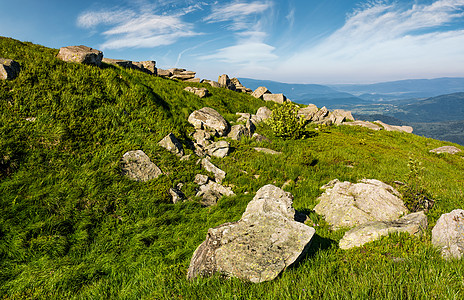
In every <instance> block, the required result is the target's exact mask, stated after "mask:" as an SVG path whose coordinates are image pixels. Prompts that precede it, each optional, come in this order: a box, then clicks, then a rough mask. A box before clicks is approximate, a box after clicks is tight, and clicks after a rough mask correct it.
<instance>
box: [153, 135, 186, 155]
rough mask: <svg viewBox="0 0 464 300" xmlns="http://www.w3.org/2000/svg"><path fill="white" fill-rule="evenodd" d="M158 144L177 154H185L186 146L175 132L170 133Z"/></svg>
mask: <svg viewBox="0 0 464 300" xmlns="http://www.w3.org/2000/svg"><path fill="white" fill-rule="evenodd" d="M158 144H159V145H160V146H161V147H163V148H165V149H167V150H168V151H169V152H171V153H173V154H175V155H177V156H183V155H184V147H183V146H182V144H181V143H180V142H179V141H178V140H177V138H176V136H175V135H174V134H173V133H169V134H168V135H167V136H165V137H164V138H163V139H162V140H161V141H159V143H158Z"/></svg>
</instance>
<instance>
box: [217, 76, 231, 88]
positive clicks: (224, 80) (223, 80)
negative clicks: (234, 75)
mask: <svg viewBox="0 0 464 300" xmlns="http://www.w3.org/2000/svg"><path fill="white" fill-rule="evenodd" d="M218 83H219V85H220V86H221V87H224V88H228V87H229V85H230V84H231V82H230V79H229V76H227V74H222V75H221V76H219V79H218Z"/></svg>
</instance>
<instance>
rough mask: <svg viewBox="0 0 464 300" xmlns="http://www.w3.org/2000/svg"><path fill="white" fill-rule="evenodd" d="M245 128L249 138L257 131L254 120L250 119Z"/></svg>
mask: <svg viewBox="0 0 464 300" xmlns="http://www.w3.org/2000/svg"><path fill="white" fill-rule="evenodd" d="M245 127H246V129H247V130H248V136H250V137H251V136H252V135H253V134H254V133H255V131H256V126H255V124H254V123H253V121H252V120H250V119H248V120H247V121H246V123H245Z"/></svg>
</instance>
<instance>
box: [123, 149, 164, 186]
mask: <svg viewBox="0 0 464 300" xmlns="http://www.w3.org/2000/svg"><path fill="white" fill-rule="evenodd" d="M121 169H122V174H123V175H125V176H127V177H129V178H130V179H133V180H136V181H148V180H151V179H156V178H158V177H159V176H160V175H162V174H163V172H161V170H160V168H158V166H157V165H155V164H154V163H153V162H152V161H151V160H150V158H149V157H148V156H147V155H146V154H145V152H143V151H142V150H135V151H128V152H126V153H124V155H123V156H122V159H121Z"/></svg>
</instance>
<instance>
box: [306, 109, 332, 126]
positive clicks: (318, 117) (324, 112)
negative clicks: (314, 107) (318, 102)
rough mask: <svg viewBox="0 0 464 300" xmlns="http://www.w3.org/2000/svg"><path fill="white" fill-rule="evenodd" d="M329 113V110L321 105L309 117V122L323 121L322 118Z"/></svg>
mask: <svg viewBox="0 0 464 300" xmlns="http://www.w3.org/2000/svg"><path fill="white" fill-rule="evenodd" d="M328 115H329V110H328V109H327V107H325V106H324V107H322V108H321V109H319V110H318V111H317V112H316V113H315V114H314V115H313V116H312V118H311V120H310V121H311V122H314V123H318V122H322V121H324V119H325V118H326V117H327V116H328Z"/></svg>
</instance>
